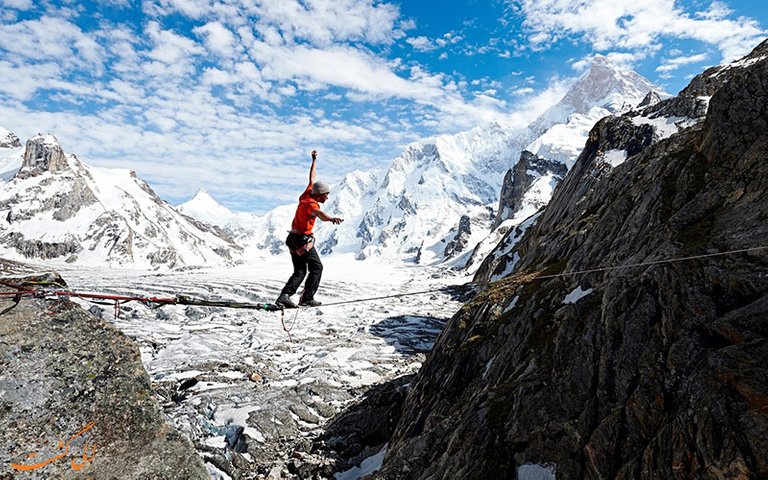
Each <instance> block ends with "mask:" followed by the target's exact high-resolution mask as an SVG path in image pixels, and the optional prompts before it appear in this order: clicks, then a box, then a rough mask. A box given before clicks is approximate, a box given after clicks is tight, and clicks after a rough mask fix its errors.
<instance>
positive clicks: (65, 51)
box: [0, 17, 104, 70]
mask: <svg viewBox="0 0 768 480" xmlns="http://www.w3.org/2000/svg"><path fill="white" fill-rule="evenodd" d="M0 49H4V50H6V51H7V52H9V53H11V54H12V55H14V56H16V57H18V58H20V59H22V60H30V61H34V62H37V61H50V62H54V63H58V64H61V65H64V66H66V67H68V68H69V69H73V68H97V69H99V70H100V69H101V68H102V62H103V58H104V53H103V49H102V48H101V46H100V45H99V44H98V43H97V42H96V41H95V40H94V39H93V38H91V37H89V36H88V35H86V34H84V33H83V32H82V31H81V30H80V28H79V27H78V26H77V25H74V24H72V23H70V22H68V21H66V20H61V19H57V18H50V17H42V18H41V19H39V20H25V21H22V22H19V23H15V24H10V25H6V24H0Z"/></svg>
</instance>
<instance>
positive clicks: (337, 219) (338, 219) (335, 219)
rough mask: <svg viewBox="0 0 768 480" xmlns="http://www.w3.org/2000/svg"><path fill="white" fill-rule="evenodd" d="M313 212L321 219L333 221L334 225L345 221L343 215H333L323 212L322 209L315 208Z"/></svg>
mask: <svg viewBox="0 0 768 480" xmlns="http://www.w3.org/2000/svg"><path fill="white" fill-rule="evenodd" d="M312 214H313V215H314V216H316V217H317V218H319V219H320V220H322V221H324V222H331V223H333V224H334V225H338V224H340V223H341V222H343V221H344V219H343V218H341V217H332V216H330V215H328V214H327V213H325V212H323V211H322V210H315V211H314V212H313V213H312Z"/></svg>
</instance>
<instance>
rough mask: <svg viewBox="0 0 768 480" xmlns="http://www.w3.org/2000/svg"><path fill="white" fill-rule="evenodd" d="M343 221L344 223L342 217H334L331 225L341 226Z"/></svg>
mask: <svg viewBox="0 0 768 480" xmlns="http://www.w3.org/2000/svg"><path fill="white" fill-rule="evenodd" d="M343 221H344V219H343V218H341V217H333V218H331V223H332V224H334V225H338V224H340V223H341V222H343Z"/></svg>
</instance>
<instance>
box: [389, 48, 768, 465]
mask: <svg viewBox="0 0 768 480" xmlns="http://www.w3.org/2000/svg"><path fill="white" fill-rule="evenodd" d="M766 49H768V42H764V43H763V44H762V45H761V46H760V47H758V49H756V51H755V52H754V53H753V54H752V55H751V57H749V58H751V59H753V60H752V61H748V62H743V63H742V65H743V66H740V67H738V68H737V67H733V68H722V69H720V70H718V72H720V73H719V74H718V75H717V76H716V77H714V78H712V75H710V77H709V78H710V80H711V81H705V79H702V78H699V77H697V79H696V80H695V81H694V82H692V86H691V87H690V88H691V89H694V88H697V89H698V90H697V91H703V90H702V89H701V88H703V87H701V88H699V87H697V86H696V85H698V83H697V82H700V83H701V85H705V86H706V88H709V89H711V90H710V94H711V95H712V98H711V100H710V102H709V110H708V113H707V116H706V119H705V120H704V121H702V122H700V123H698V124H696V125H693V126H691V127H689V128H687V129H684V130H682V131H680V132H679V133H677V134H676V135H673V136H671V137H669V138H666V139H663V140H659V141H655V140H654V139H653V138H652V137H653V132H652V129H648V128H646V127H649V126H648V125H640V126H637V125H634V124H633V122H631V120H630V119H629V118H627V117H612V118H607V119H604V120H601V121H600V122H599V123H598V124H597V125H596V126H595V128H594V129H593V130H592V131H591V133H590V136H589V140H588V142H587V144H586V146H585V149H584V151H583V153H582V154H581V156H580V157H579V159H578V160H577V162H576V165H575V166H574V168H573V169H572V170H571V171H570V172H569V174H568V176H567V177H566V179H565V180H564V182H563V183H562V184H561V186H560V187H559V188H558V189H557V190H556V192H555V195H554V197H553V199H552V201H551V202H550V203H549V205H548V206H547V208H546V210H545V211H544V212H543V213H542V214H541V216H540V218H539V219H538V221H537V223H536V225H534V226H532V227H531V228H529V230H528V231H527V232H526V234H525V235H524V237H523V238H522V239H521V240H520V241H519V242H518V243H517V244H516V245H515V247H514V249H513V250H512V251H510V252H509V253H508V255H509V256H510V257H511V256H513V255H518V256H519V262H518V263H517V265H516V268H515V270H514V271H513V272H512V273H511V275H509V276H508V277H507V279H506V280H504V281H500V282H496V283H495V284H494V285H493V286H491V287H489V288H487V289H486V290H485V291H484V292H482V293H480V294H479V295H478V296H477V297H476V298H475V299H474V300H473V301H471V302H470V303H469V304H467V305H466V306H465V307H464V308H462V309H461V311H459V312H458V313H457V314H456V315H455V316H454V317H453V318H452V319H451V321H450V322H449V323H448V325H447V326H446V328H445V330H444V331H443V332H442V334H441V335H440V337H439V338H438V341H437V343H436V345H435V347H434V349H433V351H432V352H431V354H430V356H429V357H428V359H427V361H426V362H425V364H424V366H423V367H422V369H421V371H420V372H419V374H418V377H417V379H416V380H415V382H414V383H413V386H412V391H411V392H410V393H409V395H408V398H407V400H406V404H405V406H404V409H403V417H402V419H401V421H400V423H399V424H398V427H397V429H396V431H395V434H394V435H393V437H392V438H391V440H390V444H389V450H388V453H387V457H386V459H385V461H384V465H383V466H382V469H381V470H380V471H379V472H378V473H376V474H375V475H374V476H375V477H376V478H387V479H389V478H392V479H394V478H398V479H407V478H423V479H427V478H430V479H435V478H465V479H470V478H477V479H481V478H482V479H485V478H498V479H504V478H517V476H518V474H519V473H521V472H522V471H523V470H521V467H524V468H528V467H527V465H530V464H533V465H541V466H542V467H540V468H541V469H544V468H546V470H547V471H548V472H555V471H556V475H557V478H562V479H579V478H615V479H630V478H632V479H635V478H669V479H688V478H699V479H720V478H744V479H747V478H768V440H766V439H768V380H766V379H768V362H766V360H768V338H767V336H768V249H765V248H763V249H753V250H748V251H742V252H741V253H731V254H727V255H722V253H723V252H729V251H735V250H744V249H750V248H753V247H756V246H764V245H765V243H766V239H768V213H767V212H768V58H762V59H761V58H760V57H761V56H763V55H764V53H763V52H765V51H766ZM705 73H706V72H705ZM694 84H696V85H694ZM689 98H690V97H689ZM663 103H664V101H662V102H660V103H659V104H657V105H655V106H651V107H649V108H655V107H657V106H658V105H662V104H663ZM617 148H619V149H623V150H627V151H628V152H629V156H628V158H627V160H626V161H625V162H624V163H623V164H621V165H619V166H618V167H615V168H612V167H610V166H606V165H605V164H604V162H602V161H601V160H600V158H601V155H602V152H603V151H606V150H607V149H617ZM672 258H686V260H684V261H672V262H670V261H664V260H665V259H672ZM637 264H643V265H641V266H637ZM617 267H618V268H617ZM596 268H597V269H603V270H597V271H594V270H593V271H591V272H589V273H583V274H568V273H567V272H577V271H585V270H592V269H596ZM536 276H539V278H538V279H536V278H535V277H536Z"/></svg>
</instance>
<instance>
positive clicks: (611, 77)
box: [561, 55, 660, 113]
mask: <svg viewBox="0 0 768 480" xmlns="http://www.w3.org/2000/svg"><path fill="white" fill-rule="evenodd" d="M653 90H656V91H659V90H660V89H659V88H658V87H657V86H655V85H654V84H653V83H651V82H650V81H649V80H648V79H646V78H645V77H643V76H642V75H640V74H638V73H636V72H634V71H632V70H623V69H620V68H618V67H617V66H616V65H614V64H613V63H611V61H610V60H608V58H607V57H605V56H603V55H595V58H594V59H593V61H592V67H591V68H590V69H589V70H588V71H587V72H585V73H584V74H583V75H582V76H581V77H579V79H578V80H576V82H575V83H574V84H573V86H571V89H570V90H569V91H568V93H567V94H566V95H565V97H564V98H563V100H562V102H561V103H565V104H566V105H567V106H569V107H572V108H573V111H574V112H578V113H586V112H587V111H588V110H589V109H590V108H591V107H593V106H599V107H602V108H605V109H606V110H608V111H610V112H611V113H619V112H622V111H624V110H627V109H628V108H631V107H633V106H635V105H637V104H638V103H639V102H641V101H642V100H643V99H644V98H645V96H646V95H647V94H648V92H650V91H653Z"/></svg>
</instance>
